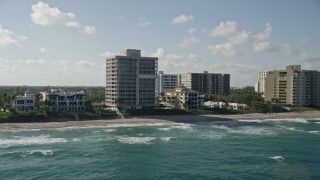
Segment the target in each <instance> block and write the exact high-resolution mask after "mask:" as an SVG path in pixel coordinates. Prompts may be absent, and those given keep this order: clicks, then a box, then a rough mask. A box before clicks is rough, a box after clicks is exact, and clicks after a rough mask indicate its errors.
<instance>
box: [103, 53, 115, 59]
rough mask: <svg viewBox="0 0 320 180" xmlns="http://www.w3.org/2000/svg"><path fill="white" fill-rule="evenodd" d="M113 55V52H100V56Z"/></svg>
mask: <svg viewBox="0 0 320 180" xmlns="http://www.w3.org/2000/svg"><path fill="white" fill-rule="evenodd" d="M114 55H115V53H113V52H104V53H102V54H100V56H102V57H105V58H106V57H107V58H108V57H112V56H114Z"/></svg>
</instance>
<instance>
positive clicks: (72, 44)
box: [0, 0, 320, 87]
mask: <svg viewBox="0 0 320 180" xmlns="http://www.w3.org/2000/svg"><path fill="white" fill-rule="evenodd" d="M122 49H140V50H141V51H142V55H143V56H152V57H158V58H159V60H158V66H159V68H158V69H159V70H160V71H164V72H165V73H173V74H178V73H186V72H195V73H196V72H203V71H208V72H209V73H228V74H231V87H244V86H254V84H255V83H256V82H257V81H258V78H259V71H265V70H274V69H279V70H280V69H285V67H286V66H287V65H294V64H300V65H302V69H312V70H319V69H320V1H319V0H303V1H301V0H281V1H278V0H201V1H198V0H163V1H158V0H135V1H132V0H95V1H89V0H77V1H71V0H51V1H48V0H43V1H35V0H28V1H19V0H0V86H1V85H14V86H20V85H29V86H47V85H51V86H104V85H105V57H108V56H112V55H118V54H120V51H121V50H122Z"/></svg>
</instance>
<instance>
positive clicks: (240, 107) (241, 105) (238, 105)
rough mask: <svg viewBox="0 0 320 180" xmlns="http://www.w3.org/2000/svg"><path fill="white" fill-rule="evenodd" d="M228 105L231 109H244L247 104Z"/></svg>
mask: <svg viewBox="0 0 320 180" xmlns="http://www.w3.org/2000/svg"><path fill="white" fill-rule="evenodd" d="M229 107H230V108H231V109H235V110H238V109H246V108H247V107H248V106H247V104H239V103H229Z"/></svg>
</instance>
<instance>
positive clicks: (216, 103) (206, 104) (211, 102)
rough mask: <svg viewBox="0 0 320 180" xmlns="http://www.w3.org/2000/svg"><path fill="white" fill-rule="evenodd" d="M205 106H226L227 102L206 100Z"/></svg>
mask: <svg viewBox="0 0 320 180" xmlns="http://www.w3.org/2000/svg"><path fill="white" fill-rule="evenodd" d="M203 106H205V107H207V108H224V107H226V103H225V102H214V101H206V102H204V104H203Z"/></svg>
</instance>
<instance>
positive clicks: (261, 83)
mask: <svg viewBox="0 0 320 180" xmlns="http://www.w3.org/2000/svg"><path fill="white" fill-rule="evenodd" d="M267 74H269V71H260V72H259V81H258V82H257V84H256V87H255V91H256V92H259V93H263V96H264V93H265V79H266V76H267Z"/></svg>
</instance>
